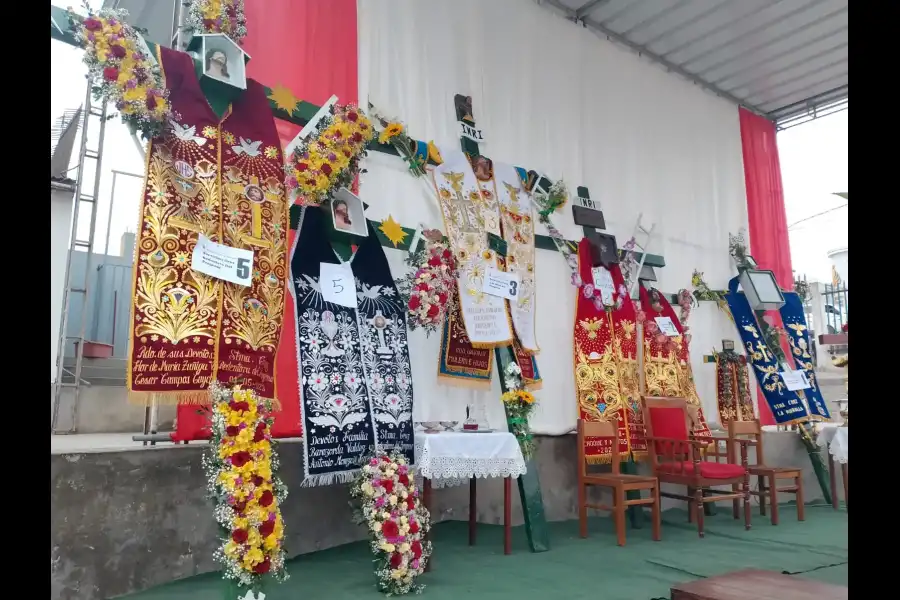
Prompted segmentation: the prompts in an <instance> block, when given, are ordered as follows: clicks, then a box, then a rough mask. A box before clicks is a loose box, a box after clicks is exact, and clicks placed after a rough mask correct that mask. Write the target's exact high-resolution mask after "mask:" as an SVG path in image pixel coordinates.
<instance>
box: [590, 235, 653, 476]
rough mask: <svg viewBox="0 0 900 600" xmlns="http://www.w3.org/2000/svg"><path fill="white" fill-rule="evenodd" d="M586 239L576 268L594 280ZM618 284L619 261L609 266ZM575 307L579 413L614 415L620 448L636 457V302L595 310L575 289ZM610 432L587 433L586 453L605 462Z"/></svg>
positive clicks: (640, 437) (639, 422) (640, 439)
mask: <svg viewBox="0 0 900 600" xmlns="http://www.w3.org/2000/svg"><path fill="white" fill-rule="evenodd" d="M591 266H592V264H591V249H590V242H589V241H588V240H587V239H582V240H581V242H580V243H579V244H578V272H579V274H580V276H581V280H582V281H583V282H584V283H585V284H591V285H593V277H592V274H591ZM609 271H610V273H611V274H612V278H613V282H614V283H615V285H616V287H617V288H618V286H619V285H620V284H621V283H623V280H622V273H621V271H620V270H619V267H618V265H613V266H612V267H611V268H610V269H609ZM577 293H578V299H577V305H576V311H575V332H574V363H575V389H576V394H577V395H578V414H579V417H580V418H582V419H584V420H587V421H601V420H609V419H613V418H615V419H616V420H617V421H618V423H619V453H620V454H621V455H622V457H623V458H627V456H628V455H629V453H631V454H632V456H634V458H635V460H639V459H641V458H643V457H644V456H646V453H647V445H646V442H645V441H644V425H643V419H642V418H641V409H640V391H639V389H638V378H637V339H636V337H637V332H636V325H635V318H634V316H635V315H634V306H633V305H632V303H631V300H630V299H625V301H624V303H623V304H622V307H621V308H620V309H619V310H615V311H611V312H607V311H603V310H598V309H597V308H596V307H595V306H594V303H593V300H592V299H588V298H586V297H585V296H584V294H583V293H582V290H578V292H577ZM610 443H611V440H610V439H609V438H591V437H589V438H587V440H586V441H585V444H586V448H585V456H586V457H587V459H588V461H589V462H592V463H608V462H609V461H610V460H611V457H612V448H611V446H610Z"/></svg>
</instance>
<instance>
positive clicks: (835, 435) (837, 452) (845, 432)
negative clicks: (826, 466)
mask: <svg viewBox="0 0 900 600" xmlns="http://www.w3.org/2000/svg"><path fill="white" fill-rule="evenodd" d="M818 444H819V446H821V447H822V448H828V451H829V452H831V455H832V456H833V457H834V460H836V461H838V462H839V463H841V464H842V465H845V464H847V462H848V461H849V460H850V428H849V427H841V426H839V425H831V424H829V425H824V426H823V427H822V429H820V430H819V438H818Z"/></svg>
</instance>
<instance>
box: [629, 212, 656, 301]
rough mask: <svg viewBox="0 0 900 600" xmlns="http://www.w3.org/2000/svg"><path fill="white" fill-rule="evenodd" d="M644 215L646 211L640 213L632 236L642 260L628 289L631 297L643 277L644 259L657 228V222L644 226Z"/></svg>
mask: <svg viewBox="0 0 900 600" xmlns="http://www.w3.org/2000/svg"><path fill="white" fill-rule="evenodd" d="M643 217H644V213H640V214H639V215H638V219H637V224H635V226H634V231H633V232H632V234H631V237H632V238H634V247H635V248H636V249H637V250H640V252H641V262H639V263H638V266H637V271H636V272H635V273H634V276H633V277H632V278H631V286H630V287H629V289H628V297H629V298H634V290H635V288H637V286H638V282H639V281H640V278H641V269H643V268H644V261H646V260H647V249H648V248H649V247H650V241H651V240H652V239H653V231H654V230H655V229H656V223H654V224H652V225H651V226H650V229H647V228H646V227H644V226H643V225H642V224H641V220H642V219H643ZM641 237H643V241H642V242H639V241H638V240H639V239H641Z"/></svg>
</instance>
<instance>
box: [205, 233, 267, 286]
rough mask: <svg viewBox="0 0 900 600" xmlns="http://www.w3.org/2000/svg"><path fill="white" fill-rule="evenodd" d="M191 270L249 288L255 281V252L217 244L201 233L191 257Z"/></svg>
mask: <svg viewBox="0 0 900 600" xmlns="http://www.w3.org/2000/svg"><path fill="white" fill-rule="evenodd" d="M191 268H192V269H193V270H195V271H198V272H200V273H203V274H204V275H209V276H210V277H215V278H216V279H222V280H224V281H230V282H231V283H236V284H238V285H243V286H249V285H250V284H251V282H252V281H253V250H245V249H243V248H232V247H231V246H225V245H223V244H217V243H216V242H214V241H212V240H210V239H209V238H208V237H206V236H205V235H203V234H202V233H201V234H200V236H199V237H198V238H197V245H195V246H194V253H193V254H192V255H191Z"/></svg>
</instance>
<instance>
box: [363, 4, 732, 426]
mask: <svg viewBox="0 0 900 600" xmlns="http://www.w3.org/2000/svg"><path fill="white" fill-rule="evenodd" d="M358 7H359V17H358V18H359V61H360V65H359V83H360V87H359V98H360V104H361V105H363V106H365V103H366V101H367V100H368V101H371V102H372V103H373V104H375V106H376V107H378V108H379V109H380V110H381V111H382V112H383V113H385V114H387V115H389V116H395V117H397V118H399V119H401V120H402V121H403V122H404V123H406V125H407V126H408V130H409V133H410V135H411V137H413V138H415V139H420V140H426V141H427V140H434V141H435V143H437V144H438V146H439V147H442V148H458V147H459V141H458V132H457V123H456V117H455V112H454V107H453V96H454V95H455V94H465V95H471V96H472V98H473V115H474V117H475V120H476V124H477V126H478V127H479V128H480V129H482V130H483V132H484V137H485V140H486V142H485V143H484V144H483V145H482V146H481V150H482V152H483V153H484V154H485V155H487V156H489V157H491V158H492V159H494V160H498V161H502V162H508V163H512V164H513V165H517V166H521V167H524V168H526V169H535V170H537V171H543V172H545V173H546V174H547V175H548V176H550V177H551V178H554V179H556V178H564V179H565V181H566V182H567V184H568V185H569V188H570V190H571V191H572V192H573V193H574V192H575V188H576V187H577V186H579V185H583V186H587V187H588V188H589V190H590V194H591V198H592V199H594V200H599V201H600V202H601V204H602V208H603V212H604V215H605V217H606V222H607V228H608V230H609V231H611V232H612V233H613V234H615V235H616V237H617V240H618V242H619V245H620V246H621V245H622V244H624V243H625V241H627V240H628V238H629V237H630V236H631V234H632V231H633V229H634V226H635V223H636V221H637V218H638V215H639V214H641V213H643V219H644V223H645V224H646V225H648V226H649V224H651V223H655V224H656V234H655V237H654V240H653V241H652V245H651V252H652V253H653V254H662V255H663V256H664V257H665V259H666V267H665V268H664V269H658V270H657V276H658V278H659V282H658V285H657V287H658V288H659V289H660V290H662V291H664V292H668V293H674V292H676V291H677V290H678V289H679V288H682V287H690V278H691V273H692V271H693V269H695V268H697V269H700V270H701V271H703V272H704V273H705V276H706V280H707V282H708V283H709V284H710V285H711V286H713V287H714V288H719V289H722V288H723V287H724V286H725V284H726V282H727V280H728V278H729V277H730V276H731V273H732V266H731V264H730V261H729V257H728V232H729V231H731V232H736V231H737V230H738V229H739V228H741V227H746V224H747V211H746V197H745V193H744V174H743V163H742V157H741V140H740V129H739V124H738V111H737V108H736V107H735V106H733V105H732V104H730V103H728V102H726V101H724V100H721V99H719V98H716V97H714V96H712V95H711V94H708V93H706V92H704V91H702V90H701V89H699V88H697V87H696V86H694V85H692V84H690V83H689V82H686V81H684V80H682V79H680V78H678V77H677V76H674V75H671V74H667V73H665V72H664V71H663V70H661V69H659V68H658V67H656V66H654V65H652V64H649V63H647V62H646V61H644V60H642V59H640V58H639V57H637V56H636V55H634V54H632V53H630V52H628V51H625V50H622V49H620V48H618V47H616V46H614V45H613V44H611V43H610V42H607V41H606V40H601V39H599V38H598V37H596V36H595V35H594V34H592V33H590V32H589V31H587V30H586V29H583V28H581V27H578V26H576V25H574V24H573V23H571V22H569V21H565V20H563V19H561V18H559V17H557V16H555V15H553V14H551V13H550V12H548V11H546V10H544V9H542V8H540V7H539V6H537V5H536V4H534V3H532V2H530V1H529V0H491V1H489V2H485V1H482V0H453V1H452V2H447V1H438V0H360V1H359V3H358ZM365 168H366V169H368V173H366V174H365V175H364V176H363V178H362V186H361V196H362V198H363V200H365V201H366V202H367V203H368V204H369V209H368V211H367V216H368V217H369V218H370V219H382V218H386V217H387V216H388V215H389V214H390V215H393V217H394V219H396V220H397V221H399V222H400V223H402V224H404V225H406V226H412V225H416V224H418V223H420V222H421V223H424V224H425V225H427V226H430V227H438V228H441V229H443V225H442V223H441V218H440V213H439V212H438V206H437V203H436V202H435V201H434V200H433V198H431V197H430V196H428V195H427V194H426V193H425V192H424V186H423V184H422V182H421V181H416V180H415V179H414V178H413V177H411V176H410V175H409V174H408V173H407V171H406V168H405V166H404V164H403V162H402V161H400V160H399V159H397V158H396V157H394V156H389V155H383V154H380V153H371V154H370V155H369V158H368V159H367V161H366V164H365ZM554 220H555V224H556V226H557V227H558V228H559V229H560V230H561V231H562V232H563V233H564V234H565V235H566V236H567V237H568V238H569V239H575V240H578V239H580V238H581V236H582V232H581V229H580V227H577V226H576V225H575V224H574V222H573V221H572V215H571V209H570V208H569V206H566V207H565V209H564V210H563V212H561V213H557V214H556V215H555V216H554ZM537 233H540V234H546V233H547V232H546V230H545V228H544V227H543V226H540V225H539V226H538V230H537ZM387 254H388V260H389V261H390V263H391V268H392V271H393V273H394V275H395V276H400V275H401V274H402V273H404V272H405V269H406V268H407V267H406V266H405V265H404V263H403V253H402V252H400V251H396V250H387ZM537 281H538V294H537V295H538V303H537V332H538V334H537V335H538V342H539V343H540V347H541V352H540V354H539V355H538V364H539V367H540V371H541V375H542V377H543V379H544V388H543V390H542V391H541V392H539V393H538V394H537V397H538V400H539V402H540V404H539V405H538V408H537V410H536V414H535V417H534V418H533V421H532V426H533V429H534V430H535V431H536V432H543V433H552V434H561V433H564V432H566V431H568V430H569V429H571V428H573V427H574V425H575V420H576V418H577V410H576V402H575V395H574V387H575V386H574V379H573V361H572V327H573V319H574V313H575V300H574V298H575V289H574V288H573V287H572V286H571V285H570V284H569V271H568V268H567V267H566V265H565V263H564V262H563V260H562V258H561V257H560V255H559V254H558V253H556V252H551V251H548V250H537ZM690 326H691V330H692V332H693V342H692V344H691V347H692V358H693V363H694V364H693V367H694V375H695V378H696V380H697V388H698V392H699V394H700V396H701V398H702V399H703V406H704V410H705V412H706V414H707V415H708V418H710V420H713V421H715V420H717V419H716V416H715V415H716V410H715V406H716V400H715V383H714V379H715V377H714V373H715V368H714V366H713V365H711V364H707V365H705V364H703V362H702V357H703V354H706V353H709V351H710V350H712V349H713V347H714V346H715V347H718V346H719V345H720V343H721V340H722V339H723V338H729V339H734V338H735V337H736V332H735V330H734V325H732V323H731V322H730V320H729V319H728V318H727V317H726V316H725V315H724V314H723V313H721V312H720V311H718V309H717V308H716V307H715V306H714V305H713V304H711V303H704V304H703V305H702V306H701V307H700V308H699V309H696V310H695V311H694V313H693V314H692V317H691V321H690ZM410 345H411V352H410V356H411V360H412V369H413V379H414V385H415V392H416V396H415V397H416V405H415V419H416V420H417V421H420V420H439V419H440V420H460V421H461V420H462V419H463V418H464V417H465V407H466V404H467V402H470V401H471V400H472V399H473V398H474V394H482V398H483V400H484V401H485V403H486V404H487V407H488V418H489V421H490V424H491V425H492V426H494V427H498V428H505V423H504V418H503V409H502V406H501V404H500V400H499V396H500V384H499V381H498V378H497V376H495V377H494V384H493V389H492V390H491V391H490V392H486V391H485V392H473V391H471V390H466V389H460V388H454V387H449V386H447V385H445V384H439V383H438V381H437V361H438V348H439V336H437V335H432V336H431V337H430V338H426V337H425V335H424V334H422V333H421V332H418V331H417V332H413V333H412V335H411V337H410ZM495 370H496V368H495Z"/></svg>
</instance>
